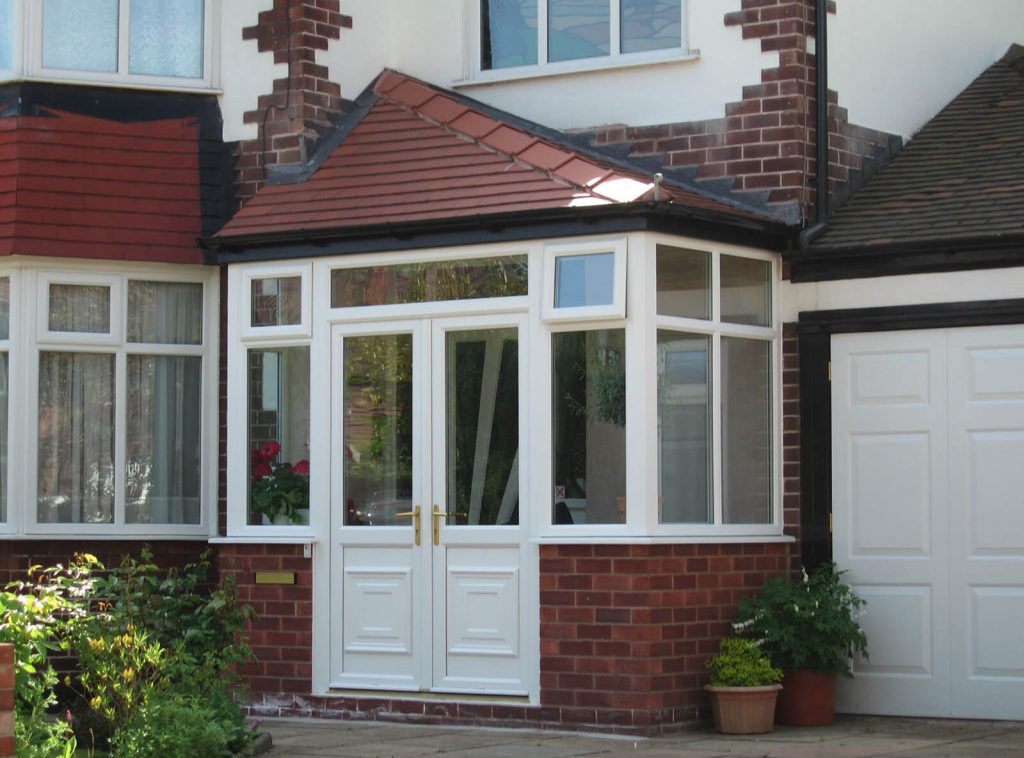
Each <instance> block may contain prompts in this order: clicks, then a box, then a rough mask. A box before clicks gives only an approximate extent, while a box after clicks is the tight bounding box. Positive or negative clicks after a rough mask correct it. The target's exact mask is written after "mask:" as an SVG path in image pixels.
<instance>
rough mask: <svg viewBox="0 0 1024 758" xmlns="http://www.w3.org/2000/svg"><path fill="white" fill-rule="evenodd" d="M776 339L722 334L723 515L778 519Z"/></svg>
mask: <svg viewBox="0 0 1024 758" xmlns="http://www.w3.org/2000/svg"><path fill="white" fill-rule="evenodd" d="M770 348H771V343H770V342H762V341H759V340H748V339H740V338H738V337H722V516H723V520H724V522H725V523H726V524H770V523H771V520H772V494H771V493H772V476H771V459H772V442H771V440H772V414H771V407H772V406H771V351H770Z"/></svg>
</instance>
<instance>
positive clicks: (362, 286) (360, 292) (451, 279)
mask: <svg viewBox="0 0 1024 758" xmlns="http://www.w3.org/2000/svg"><path fill="white" fill-rule="evenodd" d="M525 294H527V262H526V256H525V255H516V256H507V257H501V258H481V259H476V260H464V261H433V262H430V263H403V264H399V265H397V266H366V267H360V268H339V269H335V270H334V271H333V272H331V307H332V308H354V307H357V306H362V305H395V304H398V303H432V302H438V301H446V300H472V299H476V298H485V297H517V296H520V295H525Z"/></svg>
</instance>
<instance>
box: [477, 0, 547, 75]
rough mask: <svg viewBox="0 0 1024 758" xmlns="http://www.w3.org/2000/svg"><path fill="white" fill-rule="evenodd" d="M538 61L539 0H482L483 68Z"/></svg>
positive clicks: (481, 52)
mask: <svg viewBox="0 0 1024 758" xmlns="http://www.w3.org/2000/svg"><path fill="white" fill-rule="evenodd" d="M536 62H537V0H480V68H481V69H483V70H484V71H486V70H488V69H492V68H509V67H511V66H529V65H533V64H535V63H536Z"/></svg>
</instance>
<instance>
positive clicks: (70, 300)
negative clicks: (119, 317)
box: [49, 284, 110, 334]
mask: <svg viewBox="0 0 1024 758" xmlns="http://www.w3.org/2000/svg"><path fill="white" fill-rule="evenodd" d="M49 328H50V331H51V332H86V333H89V334H110V287H108V286H106V285H103V284H98V285H87V284H51V285H50V318H49Z"/></svg>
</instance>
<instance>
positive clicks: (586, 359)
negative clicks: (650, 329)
mask: <svg viewBox="0 0 1024 758" xmlns="http://www.w3.org/2000/svg"><path fill="white" fill-rule="evenodd" d="M625 346H626V332H625V330H624V329H601V330H594V331H585V332H559V333H556V334H554V335H552V348H553V351H554V356H553V358H554V361H553V363H554V379H553V382H552V385H553V397H552V409H553V413H554V418H553V426H554V429H553V433H554V475H555V480H554V482H553V500H552V513H551V518H552V523H555V524H621V523H624V522H625V520H626V364H625V359H626V352H625Z"/></svg>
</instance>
